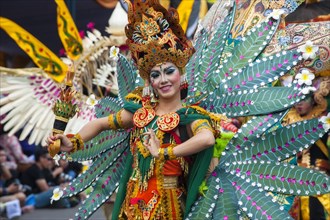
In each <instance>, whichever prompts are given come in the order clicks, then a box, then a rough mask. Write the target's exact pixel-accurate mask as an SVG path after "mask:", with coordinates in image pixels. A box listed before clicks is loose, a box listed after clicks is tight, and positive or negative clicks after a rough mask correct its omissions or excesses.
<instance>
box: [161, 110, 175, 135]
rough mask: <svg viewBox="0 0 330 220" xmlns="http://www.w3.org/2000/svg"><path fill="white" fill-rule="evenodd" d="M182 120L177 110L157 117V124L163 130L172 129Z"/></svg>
mask: <svg viewBox="0 0 330 220" xmlns="http://www.w3.org/2000/svg"><path fill="white" fill-rule="evenodd" d="M179 122H180V116H179V115H178V113H176V112H171V113H168V114H165V115H162V116H160V117H159V118H158V119H157V126H158V128H159V129H160V130H162V131H171V130H173V129H175V128H176V127H177V126H178V124H179Z"/></svg>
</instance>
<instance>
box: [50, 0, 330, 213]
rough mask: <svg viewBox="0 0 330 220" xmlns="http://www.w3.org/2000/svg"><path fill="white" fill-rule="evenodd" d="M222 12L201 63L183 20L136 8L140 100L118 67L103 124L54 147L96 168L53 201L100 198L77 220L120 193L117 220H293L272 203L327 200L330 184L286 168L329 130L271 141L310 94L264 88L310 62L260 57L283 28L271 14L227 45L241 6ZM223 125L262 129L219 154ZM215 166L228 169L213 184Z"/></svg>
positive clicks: (201, 44)
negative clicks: (238, 121) (281, 197)
mask: <svg viewBox="0 0 330 220" xmlns="http://www.w3.org/2000/svg"><path fill="white" fill-rule="evenodd" d="M221 4H222V10H221V13H220V12H219V13H218V12H216V13H217V15H216V17H217V19H219V20H220V22H218V23H217V25H215V26H213V27H212V26H211V25H210V27H209V30H207V28H202V29H200V30H199V31H198V33H197V37H196V45H195V49H196V52H195V53H194V49H193V47H192V45H191V43H190V42H189V41H188V40H187V39H186V37H185V36H184V33H183V31H182V28H181V27H180V25H179V24H178V21H179V19H178V14H177V13H176V11H175V10H172V9H171V10H169V11H167V10H166V9H164V8H163V7H162V6H161V5H160V4H159V3H158V1H157V0H145V1H134V3H129V2H128V6H129V7H128V20H129V24H128V25H127V27H126V35H127V37H128V41H127V42H128V45H129V48H130V50H131V52H132V57H133V59H134V62H135V64H136V66H137V69H138V73H139V75H140V76H141V78H142V79H143V80H144V82H145V83H144V88H143V89H141V88H139V87H138V88H137V89H135V90H134V88H135V87H136V86H137V85H141V84H139V83H136V84H133V83H132V82H135V81H138V80H136V78H137V76H136V75H135V72H136V71H137V70H136V69H135V67H134V66H132V65H131V63H130V62H129V61H127V60H126V59H125V57H123V56H119V60H118V83H119V93H118V96H119V97H118V99H114V98H105V99H103V100H101V101H100V103H99V104H98V109H97V116H98V118H99V119H97V120H94V121H92V122H90V123H88V124H87V125H86V126H85V127H84V128H83V129H82V130H80V131H79V133H78V134H75V135H71V134H70V135H67V136H64V135H55V136H51V137H50V138H49V139H48V141H49V143H50V144H52V143H53V142H54V141H55V140H57V139H60V140H61V148H60V150H61V151H62V152H68V153H61V154H60V157H61V158H66V159H67V158H69V159H72V160H78V161H81V160H89V159H92V160H93V165H92V166H91V167H90V168H89V170H87V171H86V172H85V173H83V174H82V175H80V176H78V177H77V178H76V179H75V180H73V181H72V183H71V184H70V186H68V187H67V188H66V189H64V190H63V191H62V190H59V189H58V190H56V191H55V193H54V195H53V199H58V198H60V197H61V196H72V195H74V194H77V193H78V192H80V191H82V190H84V189H86V188H87V187H88V186H92V187H93V191H92V192H91V193H90V195H89V197H88V198H87V200H86V202H85V203H84V204H83V205H82V207H81V208H80V210H79V213H77V214H76V217H77V219H83V218H88V217H89V216H90V215H91V214H92V213H93V212H94V211H95V210H97V209H98V208H99V207H100V205H101V204H103V203H104V202H105V201H107V199H108V198H109V197H110V196H111V195H112V193H113V192H114V191H115V190H116V189H117V187H118V186H119V188H118V192H117V197H116V202H115V207H114V210H113V215H112V216H113V219H118V218H119V219H120V218H123V219H126V218H128V219H182V218H184V217H185V218H188V219H205V218H211V219H238V218H239V217H248V218H252V219H272V218H273V219H274V218H276V219H286V218H290V216H289V214H288V213H287V212H285V211H281V212H279V211H278V210H283V207H282V206H281V205H279V204H278V203H277V202H276V200H274V199H270V197H268V196H269V194H268V191H269V192H276V193H284V194H293V195H306V194H324V193H326V192H329V191H330V186H329V185H330V183H329V178H328V177H327V176H326V175H324V174H322V173H320V172H317V171H312V170H310V169H306V168H303V167H297V166H291V165H288V164H286V163H285V159H286V158H289V157H290V156H292V155H294V154H296V153H297V152H298V151H301V150H303V149H304V148H307V147H308V144H310V140H313V139H315V138H317V137H318V136H319V135H323V134H324V133H325V132H326V130H328V129H329V119H328V118H322V119H321V120H320V121H319V120H318V119H315V120H310V121H306V122H304V123H300V124H298V125H295V126H290V127H283V128H280V129H278V130H276V131H273V132H268V130H269V128H271V127H272V125H274V124H275V123H276V122H277V121H278V120H279V119H280V118H281V117H282V116H283V115H282V113H281V111H284V110H286V109H287V108H289V107H290V106H292V105H294V104H295V103H297V102H299V101H300V100H301V99H304V98H306V97H307V95H306V94H308V92H309V87H308V86H307V87H306V86H305V85H303V84H295V85H291V86H288V87H281V88H276V87H265V85H266V83H269V82H272V81H273V80H275V79H277V78H278V77H279V76H280V75H283V74H284V73H285V72H286V71H287V70H289V69H291V68H292V67H293V66H294V65H296V64H297V62H299V61H300V60H301V56H300V55H301V54H302V52H301V51H297V50H295V49H292V50H289V51H283V52H281V53H277V54H276V55H275V56H268V57H267V56H264V55H263V54H262V51H263V49H264V48H265V47H266V46H267V44H268V43H269V42H270V40H271V38H272V36H273V34H274V32H275V30H276V28H277V26H278V25H279V20H280V19H279V18H280V15H279V13H278V11H275V10H274V13H272V14H271V16H269V18H268V19H267V20H265V21H263V22H260V23H259V24H258V25H256V27H253V28H252V29H251V30H250V31H249V32H248V33H247V34H246V37H244V38H242V39H241V40H240V42H234V43H233V44H230V43H229V42H231V40H232V39H231V40H230V36H229V35H230V31H231V30H232V25H233V17H234V13H235V6H233V5H231V4H227V3H221ZM233 45H234V46H235V47H234V49H233V48H232V46H233ZM193 53H194V54H193ZM185 67H186V72H187V73H186V74H187V78H188V83H189V86H188V85H187V83H186V82H185V80H184V79H185V76H184V75H185ZM303 88H304V90H302V89H303ZM133 90H134V91H133ZM132 91H133V92H132ZM185 92H187V93H188V96H186V94H185ZM124 99H126V101H123V100H124ZM181 99H184V100H181ZM222 114H227V115H228V116H229V117H238V116H252V115H258V117H253V118H252V119H251V120H249V121H248V122H247V123H246V124H245V125H244V126H243V127H242V129H240V130H239V131H238V132H237V133H236V134H235V136H234V137H233V138H232V139H231V141H230V142H229V143H228V144H227V146H226V149H222V152H221V151H220V152H219V151H218V149H216V148H214V146H213V145H214V142H215V138H217V137H220V138H221V137H224V136H223V135H222V132H221V130H222V129H221V126H220V125H221V124H223V123H224V122H227V120H228V119H227V118H226V117H225V116H224V115H222ZM329 117H330V116H329ZM266 131H267V132H266ZM212 157H221V158H220V162H219V163H218V164H217V165H216V166H215V167H214V169H212V172H210V175H207V171H208V168H209V165H210V161H211V159H212ZM203 180H206V182H204V183H202V182H203ZM184 206H185V207H184Z"/></svg>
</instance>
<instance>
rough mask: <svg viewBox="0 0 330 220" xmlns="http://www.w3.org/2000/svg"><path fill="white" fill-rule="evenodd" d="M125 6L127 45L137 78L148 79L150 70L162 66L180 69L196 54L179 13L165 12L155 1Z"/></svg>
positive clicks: (174, 11)
mask: <svg viewBox="0 0 330 220" xmlns="http://www.w3.org/2000/svg"><path fill="white" fill-rule="evenodd" d="M125 1H126V3H127V4H128V22H129V23H128V24H127V25H126V29H125V31H126V36H127V38H128V39H127V44H128V45H129V49H130V51H131V52H132V57H133V59H134V60H135V62H136V64H137V65H138V69H139V74H140V76H141V77H142V78H143V79H144V80H147V79H148V78H149V74H150V70H151V69H152V68H153V67H154V66H155V65H157V64H159V63H162V62H172V63H174V64H175V65H176V66H177V67H179V68H183V67H185V65H186V64H187V62H188V61H189V59H190V57H191V55H192V54H193V53H194V52H195V49H194V47H193V46H192V43H191V42H190V41H189V40H188V39H187V37H186V36H185V33H184V31H183V29H182V27H181V26H180V24H179V15H178V12H177V11H176V10H175V9H173V8H171V9H169V10H168V11H167V10H166V9H165V8H164V7H163V6H161V5H160V4H159V1H158V0H144V1H141V0H135V1H134V2H133V3H131V2H130V1H129V0H125Z"/></svg>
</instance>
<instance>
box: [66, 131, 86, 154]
mask: <svg viewBox="0 0 330 220" xmlns="http://www.w3.org/2000/svg"><path fill="white" fill-rule="evenodd" d="M66 136H67V137H68V138H69V139H70V142H71V143H72V150H71V153H73V152H76V151H77V150H82V149H84V141H83V139H82V138H81V136H80V134H79V133H77V134H75V135H73V134H68V135H66Z"/></svg>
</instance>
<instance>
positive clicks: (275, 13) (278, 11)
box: [268, 9, 285, 20]
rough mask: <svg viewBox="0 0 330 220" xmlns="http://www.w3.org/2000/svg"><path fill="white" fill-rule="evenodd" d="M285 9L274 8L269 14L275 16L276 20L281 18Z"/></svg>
mask: <svg viewBox="0 0 330 220" xmlns="http://www.w3.org/2000/svg"><path fill="white" fill-rule="evenodd" d="M284 12H285V11H284V10H283V9H274V10H273V11H272V12H271V13H270V14H269V16H268V18H269V17H272V18H274V19H275V20H279V19H280V18H281V15H282V14H284Z"/></svg>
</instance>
